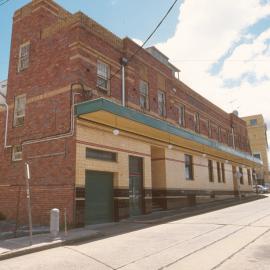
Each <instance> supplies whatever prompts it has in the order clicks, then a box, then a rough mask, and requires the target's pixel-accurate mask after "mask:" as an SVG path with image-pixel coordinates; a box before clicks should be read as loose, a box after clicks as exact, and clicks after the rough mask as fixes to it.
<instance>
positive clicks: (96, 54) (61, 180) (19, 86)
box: [0, 0, 250, 223]
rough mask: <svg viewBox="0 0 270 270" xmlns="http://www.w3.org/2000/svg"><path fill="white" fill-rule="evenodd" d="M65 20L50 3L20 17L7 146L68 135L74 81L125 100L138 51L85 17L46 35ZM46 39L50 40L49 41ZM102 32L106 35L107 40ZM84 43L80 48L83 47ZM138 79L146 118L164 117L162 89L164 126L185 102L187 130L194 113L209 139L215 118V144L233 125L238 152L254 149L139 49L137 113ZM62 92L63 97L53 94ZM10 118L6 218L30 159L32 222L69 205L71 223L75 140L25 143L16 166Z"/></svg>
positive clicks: (240, 124) (2, 201) (241, 130)
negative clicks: (105, 67) (144, 89)
mask: <svg viewBox="0 0 270 270" xmlns="http://www.w3.org/2000/svg"><path fill="white" fill-rule="evenodd" d="M48 3H50V4H48ZM67 15H68V14H67V13H66V12H65V10H63V9H61V8H59V6H57V5H56V4H54V3H53V1H50V0H44V1H32V3H30V4H29V5H28V6H27V7H26V8H23V9H21V10H19V11H17V12H16V13H15V16H14V23H13V32H12V43H11V52H10V65H9V75H8V96H7V102H8V104H9V106H10V116H11V117H10V119H9V128H8V144H11V145H14V144H21V143H22V142H24V141H26V140H30V139H31V140H32V139H39V138H42V137H47V136H53V135H57V134H61V133H66V132H68V131H69V129H70V104H71V95H70V87H71V84H72V83H74V82H78V81H79V82H82V83H83V84H84V85H85V87H87V88H90V89H92V90H93V91H92V94H93V95H92V97H91V98H97V97H100V96H105V97H106V98H112V99H114V100H115V101H117V102H121V73H120V72H118V71H119V68H120V67H121V66H120V59H121V58H122V57H123V56H125V57H130V56H131V55H133V54H134V52H135V51H136V50H137V49H138V48H139V47H138V45H137V44H135V43H134V42H133V41H131V40H130V39H128V38H126V39H124V40H120V39H119V38H117V37H115V36H114V35H113V34H112V33H110V32H108V31H107V30H105V29H103V28H102V27H101V28H99V26H97V25H95V24H94V26H93V27H92V28H91V27H88V26H89V25H91V24H93V23H92V22H89V24H88V25H87V23H85V18H82V20H80V21H77V22H76V23H70V24H69V25H68V26H66V27H62V29H61V30H59V31H58V30H57V29H58V28H55V29H51V32H46V29H47V27H49V26H53V27H54V25H55V24H56V23H57V22H58V24H59V23H61V24H62V22H63V23H64V22H65V21H66V19H65V17H66V16H67ZM86 22H87V20H86ZM58 26H59V27H60V26H61V25H58ZM97 28H98V31H97ZM95 31H96V32H95ZM94 32H95V33H94ZM44 33H49V34H48V35H46V36H45V35H44ZM100 33H103V37H102V36H101V34H100ZM27 41H30V63H29V67H28V68H27V69H25V70H23V71H21V72H18V71H17V65H18V56H19V47H20V45H21V44H23V43H25V42H27ZM114 41H115V42H114ZM79 43H80V44H81V45H78V44H79ZM74 44H75V45H74ZM76 44H77V45H76ZM98 60H102V61H104V62H106V63H108V64H109V66H110V70H111V74H112V75H114V76H113V78H112V80H111V89H110V92H109V94H107V93H105V92H104V91H101V90H100V89H98V88H97V87H96V84H97V76H96V73H97V68H96V63H97V61H98ZM140 79H144V80H146V81H147V82H148V83H149V104H150V111H149V112H145V113H150V114H151V115H153V116H155V117H159V116H158V115H157V113H158V107H157V90H158V89H161V90H163V91H165V93H166V108H167V113H166V118H165V119H166V120H168V121H170V122H173V123H175V124H176V125H178V105H179V103H183V104H184V105H185V107H186V128H187V129H190V130H193V131H194V113H195V112H199V113H200V126H201V128H200V133H201V134H202V135H204V136H208V130H207V121H208V120H210V121H211V126H212V127H211V128H212V137H211V138H212V139H215V140H218V132H217V130H218V127H222V140H221V142H223V143H227V142H228V139H227V134H228V133H230V131H231V125H233V126H234V128H235V138H236V145H237V148H238V149H242V150H245V151H250V149H249V148H248V146H247V145H246V144H245V143H244V142H246V139H247V131H246V127H245V122H244V121H242V120H241V119H239V118H238V117H236V116H234V115H230V114H227V113H225V112H224V111H222V110H221V109H219V108H218V107H216V106H215V105H214V104H212V103H210V102H209V101H207V100H206V99H205V98H203V97H202V96H200V95H199V94H197V93H195V92H194V91H192V90H191V89H190V88H189V87H188V86H186V85H185V84H184V83H183V82H181V81H179V80H177V79H175V78H174V77H173V76H172V72H171V70H170V69H169V68H168V67H167V66H165V65H164V64H162V63H160V62H159V61H157V60H156V59H155V58H153V57H152V56H151V55H150V54H149V53H148V52H146V51H144V50H141V51H140V52H139V53H138V54H137V55H136V56H135V57H134V58H133V61H132V62H130V63H129V65H128V66H127V68H126V91H127V95H126V101H127V104H129V106H132V107H135V108H137V109H139V81H140ZM173 88H175V89H176V92H174V91H173ZM59 89H63V91H62V92H61V93H58V94H57V95H54V96H50V95H51V94H52V93H54V91H55V90H59ZM20 94H26V95H27V101H28V104H27V106H26V116H25V124H24V126H23V127H16V128H14V127H12V122H13V106H14V97H15V96H18V95H20ZM37 97H39V99H37ZM88 98H90V97H87V96H82V97H80V98H78V100H85V99H88ZM30 101H31V102H30ZM162 119H164V118H162ZM4 120H5V114H4V113H0V128H1V129H0V135H1V136H0V144H1V147H0V189H1V192H0V212H3V213H4V214H5V215H7V217H8V218H12V219H14V218H15V217H16V205H17V198H18V188H19V187H23V186H24V185H25V182H24V181H25V180H24V162H25V161H28V162H29V163H30V166H31V172H32V177H33V180H31V185H32V186H33V189H32V195H33V205H35V206H34V209H33V212H34V213H33V215H34V222H37V223H43V222H45V223H47V222H48V213H49V210H50V209H51V208H53V207H59V208H61V209H63V208H64V207H66V208H67V209H68V215H69V222H72V221H73V215H74V213H73V209H74V206H73V204H74V191H73V190H74V185H75V142H74V139H73V138H72V137H71V138H66V139H61V140H57V141H50V142H47V143H38V144H32V145H26V146H24V149H23V160H22V161H19V162H13V161H12V160H11V149H6V150H5V151H4V149H3V142H4V139H3V137H4ZM239 135H240V137H241V139H240V140H239ZM230 145H232V142H231V143H230ZM9 186H10V187H9ZM22 194H23V193H22ZM22 198H25V195H22ZM10 206H11V207H10ZM20 206H21V210H20V218H21V219H22V222H25V217H26V213H25V208H24V206H25V202H23V201H22V202H21V203H20Z"/></svg>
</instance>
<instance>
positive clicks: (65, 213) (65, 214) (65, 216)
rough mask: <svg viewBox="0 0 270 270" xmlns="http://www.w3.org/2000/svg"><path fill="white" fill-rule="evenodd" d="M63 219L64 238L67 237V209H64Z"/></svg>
mask: <svg viewBox="0 0 270 270" xmlns="http://www.w3.org/2000/svg"><path fill="white" fill-rule="evenodd" d="M64 218H65V236H67V208H65V209H64Z"/></svg>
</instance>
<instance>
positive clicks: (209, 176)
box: [0, 0, 261, 225]
mask: <svg viewBox="0 0 270 270" xmlns="http://www.w3.org/2000/svg"><path fill="white" fill-rule="evenodd" d="M12 29H13V33H12V42H11V52H10V63H9V74H8V93H7V103H8V107H9V112H10V113H9V116H10V117H9V121H8V128H7V130H5V128H4V127H5V123H6V121H5V120H6V115H7V114H6V113H3V111H1V113H0V194H1V196H0V212H2V213H3V214H4V215H5V216H6V217H7V218H8V219H16V218H17V219H19V220H20V222H21V223H25V222H27V212H26V207H25V205H26V202H25V200H26V199H25V198H26V194H25V176H24V175H25V162H28V163H29V165H30V170H31V176H32V180H31V195H32V197H31V200H32V205H33V213H32V214H33V222H34V223H37V224H46V223H48V221H49V212H50V209H51V208H59V209H60V211H61V213H63V211H64V209H66V212H67V220H68V223H72V224H74V225H79V224H93V223H103V222H111V221H117V220H120V219H124V218H128V217H130V216H134V215H140V214H145V213H150V212H152V211H153V210H155V209H160V208H163V209H169V208H175V207H182V206H186V205H194V204H195V203H200V202H205V201H210V200H214V199H218V198H225V197H233V196H239V195H240V194H241V195H249V194H253V190H252V179H251V178H252V170H253V169H254V168H255V167H257V166H260V164H261V161H260V160H258V159H256V158H254V157H253V156H252V155H251V151H250V148H249V145H248V136H247V129H246V123H245V121H243V120H242V119H241V118H239V117H238V116H237V115H234V114H228V113H226V112H224V111H223V110H222V109H220V108H219V107H217V106H216V105H215V104H213V103H211V102H210V101H208V100H207V99H206V98H204V97H203V96H201V95H199V94H198V93H196V92H195V91H193V90H192V89H191V88H190V87H188V86H187V85H185V84H184V83H183V82H182V81H180V80H179V79H178V78H177V77H178V76H177V73H178V72H179V70H178V69H177V68H176V67H174V66H173V65H172V64H170V62H169V59H168V58H167V57H166V56H165V55H163V54H162V53H161V52H159V51H158V50H157V49H155V48H153V47H152V48H148V49H147V50H146V49H141V48H140V46H139V45H138V44H136V43H135V42H133V41H132V40H131V39H129V38H124V39H121V38H119V37H117V36H116V35H114V34H113V33H111V32H110V31H108V30H107V29H105V28H104V27H103V26H101V25H99V24H98V23H96V22H95V21H93V20H92V19H91V18H89V17H87V16H86V15H84V14H83V13H81V12H77V13H75V14H71V13H69V12H67V11H66V10H65V9H63V8H62V7H61V6H59V5H58V4H56V3H55V2H54V1H51V0H33V1H31V2H30V3H29V4H27V5H26V6H24V7H22V8H21V9H19V10H17V11H16V12H15V14H14V16H13V28H12ZM126 59H132V61H129V62H128V63H127V61H126ZM194 80H196V78H194ZM4 131H8V132H7V133H5V132H4ZM5 134H7V137H6V136H5ZM4 137H5V139H7V140H6V145H5V141H4V139H3V138H4ZM239 175H241V177H239Z"/></svg>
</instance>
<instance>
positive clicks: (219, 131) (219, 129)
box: [218, 127, 221, 142]
mask: <svg viewBox="0 0 270 270" xmlns="http://www.w3.org/2000/svg"><path fill="white" fill-rule="evenodd" d="M218 140H219V141H220V142H221V127H218Z"/></svg>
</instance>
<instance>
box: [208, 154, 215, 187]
mask: <svg viewBox="0 0 270 270" xmlns="http://www.w3.org/2000/svg"><path fill="white" fill-rule="evenodd" d="M208 173H209V182H214V171H213V161H212V160H210V159H209V160H208Z"/></svg>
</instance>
